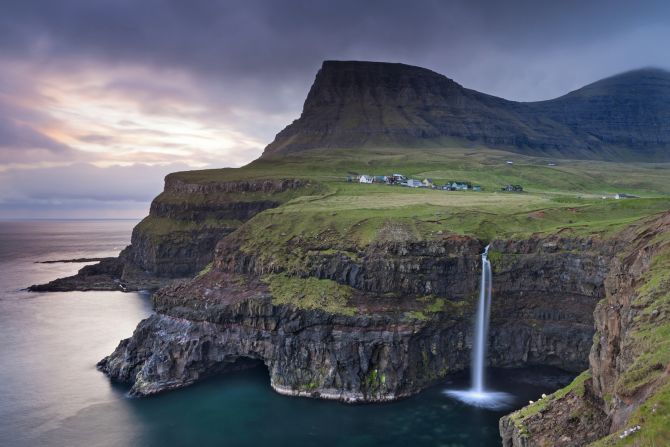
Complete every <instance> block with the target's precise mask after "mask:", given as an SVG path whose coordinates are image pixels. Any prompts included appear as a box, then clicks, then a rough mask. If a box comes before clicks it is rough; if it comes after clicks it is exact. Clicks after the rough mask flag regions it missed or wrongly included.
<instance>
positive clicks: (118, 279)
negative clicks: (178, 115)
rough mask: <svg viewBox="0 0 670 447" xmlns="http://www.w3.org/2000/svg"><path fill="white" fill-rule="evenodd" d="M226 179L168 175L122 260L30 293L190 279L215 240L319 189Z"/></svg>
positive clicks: (290, 182)
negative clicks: (162, 188)
mask: <svg viewBox="0 0 670 447" xmlns="http://www.w3.org/2000/svg"><path fill="white" fill-rule="evenodd" d="M222 175H224V172H223V171H222V170H213V171H192V172H177V173H173V174H170V175H168V176H167V177H166V178H165V188H164V191H163V192H162V193H161V194H160V195H158V196H157V197H156V198H155V199H154V200H153V201H152V202H151V208H150V212H149V216H147V217H146V218H144V219H143V220H142V221H141V222H140V223H139V224H138V225H137V226H135V228H133V232H132V236H131V244H130V245H129V246H128V247H126V248H125V249H124V250H123V251H122V252H121V253H120V254H119V257H118V259H107V260H104V261H103V262H101V263H99V264H96V265H91V266H86V267H84V268H82V269H81V270H80V271H79V272H78V273H77V274H76V275H74V276H70V277H67V278H60V279H56V280H54V281H51V282H49V283H47V284H40V285H33V286H31V287H29V290H31V291H40V292H41V291H70V290H123V291H131V290H140V289H158V288H160V287H163V286H166V285H168V284H171V283H173V282H175V281H178V280H183V279H188V278H191V277H193V276H194V275H195V274H197V273H198V272H200V271H201V270H203V269H204V268H205V267H206V266H207V265H208V264H209V263H210V262H212V258H213V255H214V247H215V246H216V244H217V242H219V240H221V239H222V238H223V237H224V236H226V235H227V234H230V233H231V232H232V231H234V230H235V229H236V228H237V227H239V226H240V225H241V224H242V223H244V222H245V221H247V220H249V219H250V218H251V217H253V216H254V215H256V214H258V213H260V212H262V211H264V210H267V209H269V208H274V207H277V206H279V205H280V204H282V203H283V202H285V201H286V200H288V199H290V198H292V197H294V196H295V195H303V194H309V193H310V192H314V191H318V188H319V185H318V184H317V183H316V182H313V181H310V180H305V179H293V178H287V179H277V178H275V179H249V180H237V181H231V180H226V181H222V180H221V178H220V176H222Z"/></svg>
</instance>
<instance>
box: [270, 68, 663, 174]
mask: <svg viewBox="0 0 670 447" xmlns="http://www.w3.org/2000/svg"><path fill="white" fill-rule="evenodd" d="M668 104H670V72H668V71H665V70H662V69H657V68H643V69H638V70H632V71H629V72H624V73H620V74H618V75H614V76H611V77H608V78H604V79H602V80H600V81H596V82H594V83H591V84H588V85H586V86H584V87H582V88H580V89H577V90H574V91H572V92H569V93H567V94H565V95H562V96H560V97H558V98H555V99H550V100H544V101H536V102H517V101H511V100H507V99H504V98H499V97H496V96H493V95H489V94H486V93H481V92H478V91H476V90H472V89H468V88H465V87H463V86H461V85H460V84H459V83H457V82H455V81H454V80H452V79H450V78H448V77H446V76H444V75H442V74H439V73H437V72H434V71H432V70H429V69H425V68H421V67H415V66H411V65H406V64H400V63H388V62H367V61H324V63H323V65H322V67H321V69H320V70H319V72H318V73H317V75H316V78H315V81H314V83H313V85H312V87H311V89H310V91H309V93H308V95H307V98H306V100H305V104H304V107H303V111H302V113H301V115H300V117H299V118H298V119H297V120H295V121H293V122H292V123H291V124H290V125H288V126H287V127H286V128H284V129H283V130H282V131H281V132H279V133H278V134H277V136H276V138H275V140H274V141H273V142H272V143H270V144H269V145H268V146H267V147H266V148H265V151H264V153H263V157H266V158H267V157H272V156H281V155H285V154H289V153H295V152H300V151H303V150H309V149H316V148H358V147H408V148H410V147H422V146H433V147H439V146H442V147H449V146H454V145H459V146H464V145H465V146H467V145H484V146H487V147H493V148H501V149H505V150H511V151H513V152H520V153H524V154H527V155H540V156H550V157H557V158H577V159H603V160H631V159H634V160H638V161H663V160H670V150H668V148H669V147H670V106H669V105H668Z"/></svg>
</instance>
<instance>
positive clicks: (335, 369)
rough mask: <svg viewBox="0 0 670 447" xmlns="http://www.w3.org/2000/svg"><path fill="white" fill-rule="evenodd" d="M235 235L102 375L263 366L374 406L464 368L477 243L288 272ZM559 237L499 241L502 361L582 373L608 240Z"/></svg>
mask: <svg viewBox="0 0 670 447" xmlns="http://www.w3.org/2000/svg"><path fill="white" fill-rule="evenodd" d="M235 240H236V239H235V237H233V236H229V237H227V238H225V239H224V240H222V242H221V243H220V244H219V247H218V249H217V255H216V260H215V262H214V267H213V269H212V271H211V272H209V273H207V274H204V275H201V276H199V277H198V278H196V279H195V280H193V281H191V282H190V283H188V284H181V285H177V286H173V287H170V288H166V289H163V290H161V291H160V292H158V293H157V294H156V295H155V297H154V302H155V307H156V312H157V314H156V315H154V316H152V317H150V318H149V319H147V320H144V321H143V322H142V323H140V325H139V326H138V328H137V330H136V331H135V333H134V334H133V336H132V337H131V338H130V339H127V340H124V341H122V342H121V344H120V345H119V346H118V348H117V349H116V351H115V352H114V353H113V354H112V355H110V356H109V357H107V358H105V359H103V360H102V361H101V362H100V364H99V367H100V369H101V370H102V371H104V372H105V373H106V374H108V375H109V376H110V377H112V378H113V379H115V380H119V381H123V382H128V383H130V384H132V390H131V393H132V394H134V395H148V394H153V393H157V392H160V391H164V390H168V389H173V388H178V387H182V386H186V385H189V384H192V383H194V382H195V381H197V380H201V379H202V378H204V377H208V376H210V375H212V374H218V373H220V372H221V371H226V370H227V369H229V368H234V367H238V365H239V362H240V361H246V362H248V361H260V362H263V363H264V364H265V365H266V366H267V368H268V370H269V372H270V379H271V383H272V386H273V387H274V388H275V389H276V390H277V391H279V392H281V393H285V394H292V395H304V396H313V397H321V398H329V399H339V400H344V401H366V402H370V401H382V400H391V399H397V398H399V397H403V396H407V395H410V394H412V393H416V392H418V391H419V390H421V389H422V388H424V387H426V386H428V385H430V384H431V383H434V382H435V381H436V380H439V379H440V378H443V377H444V376H445V375H447V374H449V373H453V372H456V371H460V370H462V369H464V368H467V365H468V364H469V359H470V349H471V344H472V334H471V331H472V328H471V326H472V325H471V320H472V315H473V312H474V307H475V304H474V303H475V300H476V295H477V279H478V277H479V269H480V265H479V253H480V252H481V250H482V249H483V243H482V242H481V241H478V240H476V239H472V238H467V237H462V236H448V237H445V238H444V239H443V240H441V241H432V242H411V241H407V242H405V243H388V244H381V243H375V244H371V245H370V246H368V247H366V248H364V249H363V250H362V251H361V252H359V253H357V255H356V256H355V257H351V256H346V255H343V254H337V253H331V252H330V251H328V250H322V252H321V253H320V254H319V253H314V254H313V255H312V257H310V258H309V261H308V262H305V263H303V264H302V266H303V267H304V268H303V269H302V270H295V269H294V270H290V271H289V270H287V269H286V268H285V266H281V265H276V264H265V263H264V261H265V260H264V259H263V258H262V257H260V256H254V254H252V253H243V252H242V251H241V250H235V249H234V247H235ZM560 242H561V241H560V240H558V241H557V240H553V239H552V240H541V239H531V240H527V241H494V242H493V249H494V250H495V251H496V253H497V255H496V259H497V263H496V265H495V274H494V283H493V284H494V289H495V300H494V305H493V309H492V313H493V316H492V329H491V331H492V334H493V335H492V338H493V339H496V342H495V343H493V344H492V346H491V363H492V364H493V365H495V366H520V365H531V364H535V365H556V366H561V367H563V368H566V369H571V370H573V371H580V370H582V369H584V368H585V367H586V365H587V357H588V352H589V348H590V345H591V340H592V336H593V321H592V320H591V319H590V318H589V315H591V314H592V311H593V308H594V306H595V303H596V302H597V301H598V300H599V299H600V298H602V296H603V288H602V278H603V277H604V276H605V274H606V262H605V261H604V258H603V252H604V251H606V250H607V249H608V247H609V246H608V245H607V244H604V243H602V242H600V241H598V240H592V239H584V240H569V241H568V240H566V241H563V243H564V244H565V246H566V247H568V248H570V249H572V248H578V247H579V248H582V249H584V251H583V252H581V253H579V254H576V253H575V252H573V251H565V250H562V249H561V246H560ZM258 255H260V253H258ZM275 280H276V281H279V285H280V286H282V287H283V286H284V282H287V284H288V286H286V287H284V288H282V287H280V286H277V283H276V282H275ZM302 281H315V282H316V283H317V284H327V285H331V284H333V285H335V287H337V288H343V290H345V291H347V293H348V294H347V296H346V299H345V302H343V303H340V306H339V307H333V306H329V303H328V302H327V301H328V299H329V297H328V296H324V295H319V294H318V293H314V296H313V297H310V296H309V295H310V293H311V292H310V291H309V290H308V289H301V288H300V285H301V284H303V282H302ZM559 283H560V284H565V287H563V288H562V290H560V291H558V290H557V289H556V285H557V284H559ZM287 290H288V295H289V299H288V301H287V300H286V297H285V296H283V295H284V294H286V291H287ZM337 290H340V289H337ZM305 295H308V296H307V297H305ZM309 299H314V300H315V301H314V303H315V304H316V305H313V306H312V305H311V303H312V302H311V301H309ZM319 300H323V301H319Z"/></svg>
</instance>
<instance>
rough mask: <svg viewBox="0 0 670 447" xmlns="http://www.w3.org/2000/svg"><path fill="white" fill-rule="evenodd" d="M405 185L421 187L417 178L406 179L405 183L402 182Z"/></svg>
mask: <svg viewBox="0 0 670 447" xmlns="http://www.w3.org/2000/svg"><path fill="white" fill-rule="evenodd" d="M403 185H405V186H409V187H410V188H421V187H422V186H423V183H422V182H420V181H419V180H414V179H412V178H411V179H408V180H407V181H406V182H405V183H403Z"/></svg>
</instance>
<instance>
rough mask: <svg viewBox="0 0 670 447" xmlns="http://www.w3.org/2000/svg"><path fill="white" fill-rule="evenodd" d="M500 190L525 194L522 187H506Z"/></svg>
mask: <svg viewBox="0 0 670 447" xmlns="http://www.w3.org/2000/svg"><path fill="white" fill-rule="evenodd" d="M500 189H501V190H502V191H505V192H523V187H522V186H521V185H505V186H503V187H502V188H500Z"/></svg>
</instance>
